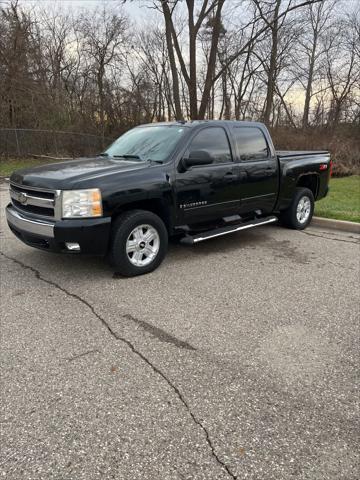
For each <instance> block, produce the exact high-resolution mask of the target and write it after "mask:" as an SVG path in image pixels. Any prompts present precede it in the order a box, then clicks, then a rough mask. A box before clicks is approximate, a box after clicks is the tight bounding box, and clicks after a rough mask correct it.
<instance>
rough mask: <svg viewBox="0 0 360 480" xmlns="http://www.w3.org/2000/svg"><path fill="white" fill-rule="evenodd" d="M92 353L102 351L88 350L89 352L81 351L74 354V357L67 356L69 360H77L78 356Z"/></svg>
mask: <svg viewBox="0 0 360 480" xmlns="http://www.w3.org/2000/svg"><path fill="white" fill-rule="evenodd" d="M91 353H100V351H99V350H88V351H87V352H83V353H79V354H78V355H74V356H73V357H70V358H67V359H66V360H67V361H68V362H73V361H74V360H77V359H78V358H82V357H85V356H86V355H90V354H91Z"/></svg>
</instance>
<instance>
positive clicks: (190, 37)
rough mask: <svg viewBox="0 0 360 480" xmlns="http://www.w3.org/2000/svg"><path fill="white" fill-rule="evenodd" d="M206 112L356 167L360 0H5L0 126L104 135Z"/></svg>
mask: <svg viewBox="0 0 360 480" xmlns="http://www.w3.org/2000/svg"><path fill="white" fill-rule="evenodd" d="M123 3H125V6H124V5H123ZM135 3H136V4H140V5H141V6H142V10H145V9H146V15H144V16H142V17H141V18H138V17H137V16H136V15H134V14H133V13H132V9H131V8H128V6H129V5H130V6H131V5H134V4H135ZM203 118H223V119H238V120H243V119H252V120H262V121H264V122H265V123H266V124H267V125H268V126H269V127H270V128H271V129H272V133H273V135H274V137H275V140H276V141H277V146H278V147H281V148H330V149H331V150H332V153H333V154H334V155H335V160H336V164H337V169H338V172H340V173H343V174H346V173H350V172H355V171H358V169H359V163H360V153H359V152H360V4H359V2H357V1H352V0H337V1H335V0H322V1H316V0H309V1H305V0H201V1H200V0H182V1H180V0H167V1H166V0H153V1H150V0H148V1H143V2H135V1H134V2H129V1H128V2H108V3H106V4H104V3H100V2H99V5H98V7H97V8H96V9H94V8H91V9H89V10H86V9H81V10H80V9H74V8H73V9H71V10H66V9H65V8H62V9H61V8H59V7H58V6H57V7H55V8H51V9H50V8H49V7H46V6H43V8H39V7H32V8H30V7H29V6H28V5H25V4H24V3H21V2H8V3H6V4H3V5H2V7H1V10H0V127H1V128H38V129H54V130H69V131H73V132H87V133H93V134H97V135H100V136H103V137H104V138H105V137H113V136H116V135H118V134H120V133H122V132H123V131H125V130H127V129H128V128H130V127H132V126H134V125H137V124H139V123H144V122H154V121H163V120H173V119H203Z"/></svg>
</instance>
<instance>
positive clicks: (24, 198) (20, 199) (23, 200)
mask: <svg viewBox="0 0 360 480" xmlns="http://www.w3.org/2000/svg"><path fill="white" fill-rule="evenodd" d="M18 202H19V203H21V205H26V202H27V195H26V193H24V192H20V193H19V194H18Z"/></svg>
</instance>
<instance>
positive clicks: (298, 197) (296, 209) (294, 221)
mask: <svg viewBox="0 0 360 480" xmlns="http://www.w3.org/2000/svg"><path fill="white" fill-rule="evenodd" d="M314 205H315V202H314V195H313V193H312V191H311V190H309V189H308V188H303V187H300V188H297V189H296V192H295V195H294V198H293V200H292V202H291V204H290V206H289V207H288V208H287V210H285V211H283V212H281V215H280V220H281V222H282V223H283V224H284V225H285V226H287V227H289V228H294V229H295V230H303V229H304V228H306V227H307V226H308V225H309V223H310V222H311V219H312V216H313V213H314Z"/></svg>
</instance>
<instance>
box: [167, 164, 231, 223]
mask: <svg viewBox="0 0 360 480" xmlns="http://www.w3.org/2000/svg"><path fill="white" fill-rule="evenodd" d="M176 192H177V209H178V212H179V216H180V219H179V220H180V221H181V222H183V223H185V224H187V223H197V222H204V221H208V220H213V219H216V218H221V217H223V216H226V215H232V214H235V213H238V211H239V206H240V200H239V189H238V175H237V167H236V166H234V165H233V164H219V165H208V166H203V167H193V168H191V169H189V170H187V171H186V172H184V173H177V176H176Z"/></svg>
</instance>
